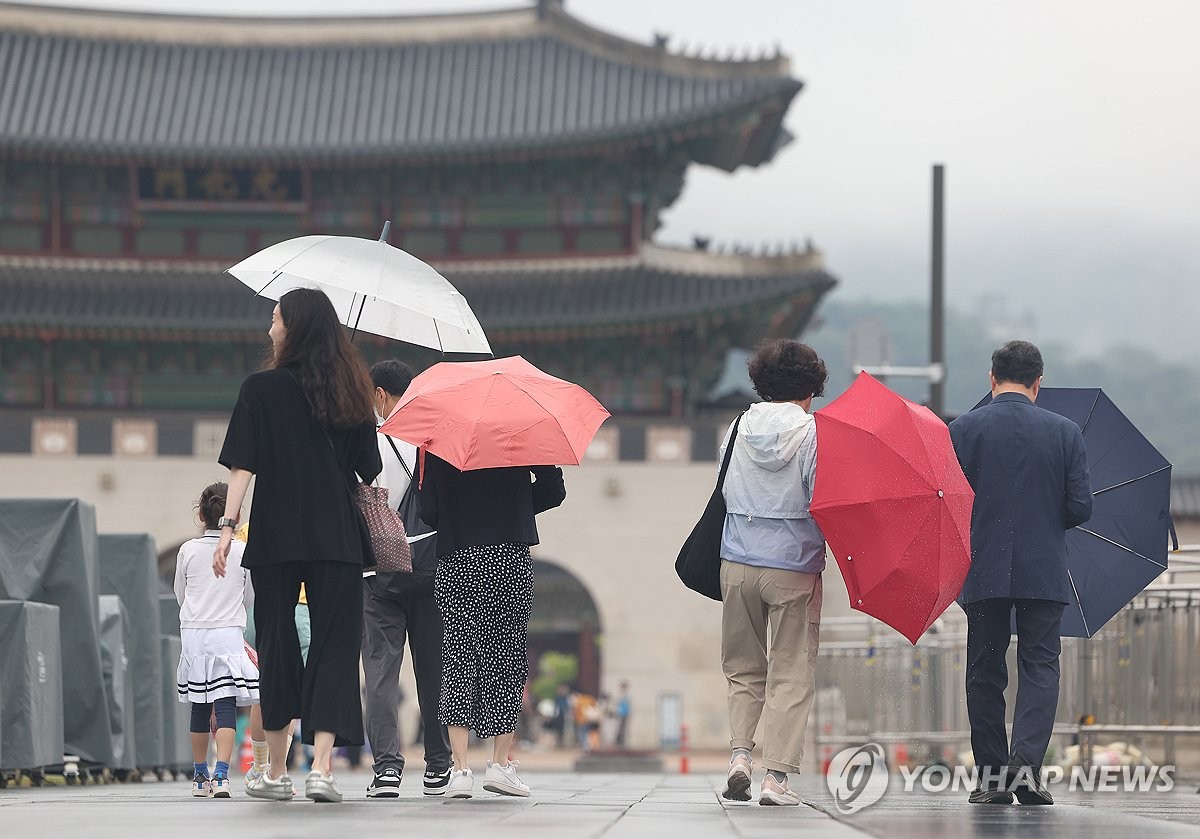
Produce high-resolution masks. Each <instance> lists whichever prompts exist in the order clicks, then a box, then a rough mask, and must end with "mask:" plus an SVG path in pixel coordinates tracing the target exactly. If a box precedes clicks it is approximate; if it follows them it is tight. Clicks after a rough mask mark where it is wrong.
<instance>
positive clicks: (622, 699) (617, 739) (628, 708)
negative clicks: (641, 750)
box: [613, 681, 633, 749]
mask: <svg viewBox="0 0 1200 839" xmlns="http://www.w3.org/2000/svg"><path fill="white" fill-rule="evenodd" d="M632 711H633V700H632V699H631V698H630V696H629V682H626V681H623V682H621V692H620V693H619V694H617V703H616V706H615V707H614V709H613V713H614V714H615V715H616V718H617V732H616V734H615V735H613V743H614V745H616V747H617V748H619V749H623V748H625V739H626V738H627V737H628V736H629V715H630V713H632Z"/></svg>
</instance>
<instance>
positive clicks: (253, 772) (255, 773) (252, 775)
mask: <svg viewBox="0 0 1200 839" xmlns="http://www.w3.org/2000/svg"><path fill="white" fill-rule="evenodd" d="M265 774H267V767H266V765H263V766H259V765H258V764H257V763H252V764H250V768H249V769H247V770H246V784H247V785H249V784H250V782H251V781H257V780H258V779H259V778H261V777H262V776H263V775H265Z"/></svg>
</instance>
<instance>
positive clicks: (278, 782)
mask: <svg viewBox="0 0 1200 839" xmlns="http://www.w3.org/2000/svg"><path fill="white" fill-rule="evenodd" d="M295 794H296V791H295V788H293V787H292V779H291V778H289V777H288V776H287V775H286V774H285V775H280V776H279V777H278V778H272V777H271V773H270V772H264V773H263V774H262V775H259V776H258V777H257V778H255V779H254V780H253V781H248V782H247V783H246V795H248V796H250V797H251V798H261V799H264V800H266V801H291V800H292V797H293V796H294V795H295Z"/></svg>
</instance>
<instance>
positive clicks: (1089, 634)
mask: <svg viewBox="0 0 1200 839" xmlns="http://www.w3.org/2000/svg"><path fill="white" fill-rule="evenodd" d="M1067 580H1068V581H1069V582H1070V583H1071V592H1072V593H1073V594H1074V595H1075V608H1076V609H1078V610H1079V619H1080V620H1081V621H1083V631H1084V632H1085V633H1087V634H1086V635H1084V637H1085V638H1091V637H1092V628H1091V627H1090V626H1088V619H1087V615H1086V614H1085V613H1084V611H1083V602H1082V601H1081V600H1080V599H1079V589H1078V588H1076V587H1075V577H1074V576H1073V575H1072V574H1071V569H1070V568H1068V569H1067Z"/></svg>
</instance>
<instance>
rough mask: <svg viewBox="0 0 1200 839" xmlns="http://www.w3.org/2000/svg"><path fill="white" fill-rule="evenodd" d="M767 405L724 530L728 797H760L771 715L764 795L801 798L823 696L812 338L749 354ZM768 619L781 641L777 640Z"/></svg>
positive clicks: (739, 457) (773, 800)
mask: <svg viewBox="0 0 1200 839" xmlns="http://www.w3.org/2000/svg"><path fill="white" fill-rule="evenodd" d="M750 378H751V380H752V381H753V382H754V389H755V391H757V393H758V395H759V396H761V397H762V398H763V400H764V401H763V402H759V403H756V404H754V405H751V406H750V408H749V410H747V411H746V413H745V414H744V415H743V416H742V419H741V422H740V424H739V426H738V431H737V437H736V438H734V439H733V440H732V441H731V440H730V436H731V434H732V431H733V428H732V426H730V432H729V433H727V434H726V435H725V441H724V443H722V445H721V457H722V458H724V454H725V449H726V448H727V447H728V446H730V445H732V446H733V454H732V455H731V456H730V461H729V472H728V474H727V475H726V477H725V486H724V496H725V506H726V510H727V515H726V517H725V529H724V533H723V534H722V538H721V590H722V599H723V603H722V619H721V660H722V666H723V669H724V672H725V678H726V680H727V681H728V686H729V726H730V729H731V735H732V736H731V739H730V746H731V747H732V749H733V754H732V756H731V758H730V761H729V776H728V779H727V781H726V784H725V789H724V791H723V792H722V795H723V796H724V797H725V798H727V799H730V800H734V801H749V800H750V785H751V776H752V774H753V763H752V758H751V752H752V750H753V749H754V747H755V741H754V732H755V729H756V728H757V727H758V724H759V720H760V719H761V720H762V722H763V734H764V738H763V743H762V746H763V760H762V764H763V767H764V768H765V769H766V775H765V776H764V777H763V781H762V788H761V794H760V796H759V803H760V804H774V805H783V806H794V805H797V804H799V803H800V798H799V796H798V795H796V793H795V792H794V791H793V790H791V789H790V788H789V787H788V780H787V776H788V773H789V772H799V771H800V763H801V760H802V758H803V754H804V731H805V728H806V727H807V726H808V715H809V711H810V709H811V707H812V701H813V693H814V691H813V669H814V667H815V665H816V661H817V640H818V639H817V636H818V631H819V629H820V623H821V572H822V570H824V568H825V537H824V536H822V534H821V530H820V528H819V527H817V523H816V522H815V521H814V520H813V518H812V515H811V514H810V513H809V509H808V507H809V502H810V501H811V500H812V488H813V478H814V476H815V474H816V462H817V427H816V423H815V422H814V421H813V418H812V415H811V414H810V413H809V411H810V408H811V406H812V400H813V397H815V396H821V395H822V394H823V393H824V389H825V381H826V379H827V378H828V373H827V371H826V369H825V362H823V361H822V360H821V359H820V357H819V356H818V355H817V354H816V352H815V351H814V350H813V349H812V348H811V347H809V346H807V345H805V344H802V343H800V342H799V341H793V340H790V339H786V338H776V339H771V340H768V341H764V342H763V343H762V344H760V345H759V347H758V349H757V351H756V352H755V355H754V357H753V358H752V359H751V360H750ZM768 627H770V633H769V635H770V641H769V643H768Z"/></svg>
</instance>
